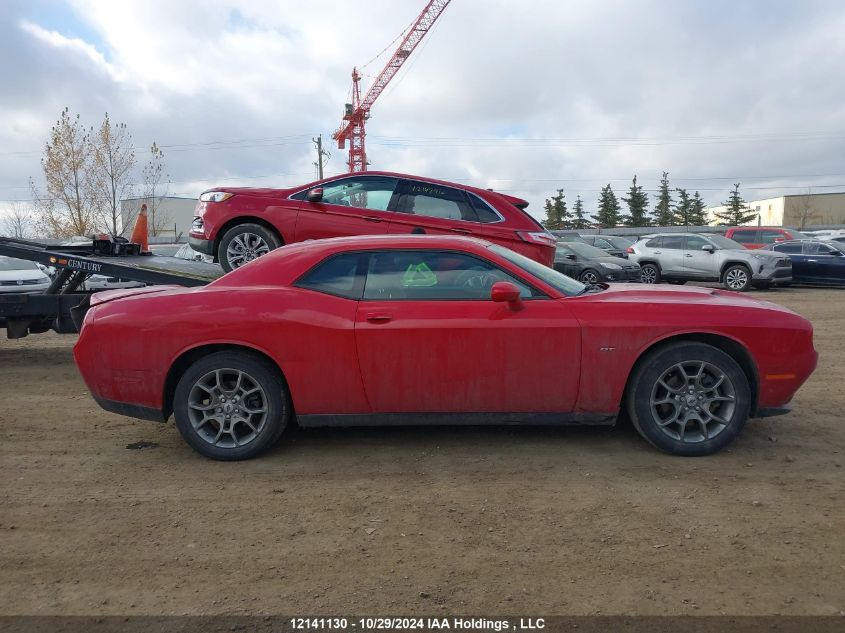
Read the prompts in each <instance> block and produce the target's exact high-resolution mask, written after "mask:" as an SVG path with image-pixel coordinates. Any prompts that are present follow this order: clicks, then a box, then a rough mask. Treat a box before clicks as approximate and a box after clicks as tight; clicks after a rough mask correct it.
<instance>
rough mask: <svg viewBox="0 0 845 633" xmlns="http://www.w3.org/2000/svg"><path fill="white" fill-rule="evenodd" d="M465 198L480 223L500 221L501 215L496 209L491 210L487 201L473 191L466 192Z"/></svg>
mask: <svg viewBox="0 0 845 633" xmlns="http://www.w3.org/2000/svg"><path fill="white" fill-rule="evenodd" d="M467 198H469V202H470V204H471V205H472V210H473V211H475V215H476V218H477V219H478V221H479V222H481V223H482V224H490V223H492V222H501V221H502V216H500V215H499V213H498V212H497V211H494V210H493V207H492V206H490V203H489V202H486V201H484V200H482V199H481V198H479V197H478V196H477V195H475V194H474V193H469V192H467Z"/></svg>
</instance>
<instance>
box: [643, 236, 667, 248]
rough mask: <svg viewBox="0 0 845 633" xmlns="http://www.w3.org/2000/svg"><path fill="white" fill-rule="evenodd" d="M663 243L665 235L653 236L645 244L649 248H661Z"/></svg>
mask: <svg viewBox="0 0 845 633" xmlns="http://www.w3.org/2000/svg"><path fill="white" fill-rule="evenodd" d="M662 243H663V237H662V236H658V237H653V238H651V239H650V240H649V241H648V242H646V243H645V245H646V246H647V247H648V248H660V245H661V244H662Z"/></svg>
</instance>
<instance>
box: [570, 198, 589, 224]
mask: <svg viewBox="0 0 845 633" xmlns="http://www.w3.org/2000/svg"><path fill="white" fill-rule="evenodd" d="M570 226H571V227H572V228H573V229H575V230H576V231H578V230H581V229H588V228H590V221H589V220H588V219H587V218H586V217H584V203H583V202H582V201H581V196H580V195H579V196H578V197H577V198H575V205H574V206H573V207H572V222H571V223H570Z"/></svg>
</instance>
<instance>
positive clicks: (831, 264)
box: [804, 241, 845, 284]
mask: <svg viewBox="0 0 845 633" xmlns="http://www.w3.org/2000/svg"><path fill="white" fill-rule="evenodd" d="M804 255H805V257H806V262H807V264H806V266H807V273H808V275H809V279H808V281H813V282H815V283H822V284H830V283H841V282H842V280H843V270H845V266H843V257H842V256H841V255H842V253H840V252H839V251H838V250H836V249H835V248H833V247H832V246H828V245H827V244H823V243H822V242H813V241H808V242H804Z"/></svg>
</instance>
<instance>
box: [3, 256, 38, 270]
mask: <svg viewBox="0 0 845 633" xmlns="http://www.w3.org/2000/svg"><path fill="white" fill-rule="evenodd" d="M33 268H35V269H37V268H38V264H36V263H35V262H31V261H28V260H26V259H15V258H14V257H6V256H4V255H0V270H32V269H33Z"/></svg>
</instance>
